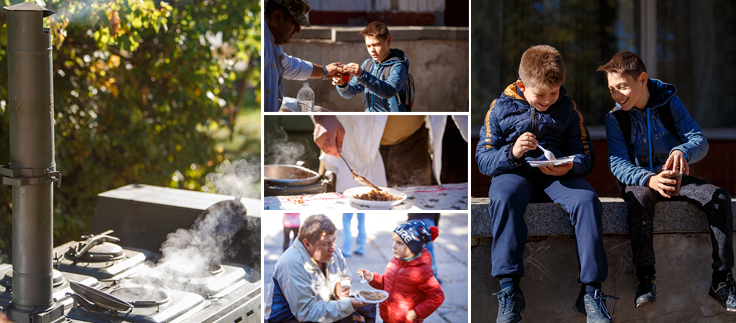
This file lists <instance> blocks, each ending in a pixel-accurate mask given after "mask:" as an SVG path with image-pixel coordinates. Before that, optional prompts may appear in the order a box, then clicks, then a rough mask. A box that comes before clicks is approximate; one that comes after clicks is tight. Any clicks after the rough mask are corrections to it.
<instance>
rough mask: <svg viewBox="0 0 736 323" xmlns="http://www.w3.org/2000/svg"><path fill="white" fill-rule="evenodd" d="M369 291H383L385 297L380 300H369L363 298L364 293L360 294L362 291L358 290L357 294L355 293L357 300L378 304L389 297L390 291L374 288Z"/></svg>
mask: <svg viewBox="0 0 736 323" xmlns="http://www.w3.org/2000/svg"><path fill="white" fill-rule="evenodd" d="M369 292H378V293H381V294H383V299H382V300H380V301H369V300H367V299H365V298H363V296H362V295H360V291H356V292H355V294H353V296H354V297H355V298H356V299H357V300H359V301H361V302H363V303H366V304H378V303H380V302H383V301H385V300H387V299H388V292H386V291H385V290H378V289H374V290H370V291H369Z"/></svg>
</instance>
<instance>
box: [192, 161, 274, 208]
mask: <svg viewBox="0 0 736 323" xmlns="http://www.w3.org/2000/svg"><path fill="white" fill-rule="evenodd" d="M205 179H206V180H207V182H210V183H212V185H214V186H215V188H217V193H220V194H225V195H232V196H234V197H235V199H236V200H240V198H242V197H249V198H260V197H261V186H260V181H261V161H260V160H255V161H253V162H249V161H247V160H245V159H241V160H237V161H235V162H233V163H228V162H224V163H222V164H220V165H219V166H217V168H216V172H215V173H209V174H207V176H206V177H205Z"/></svg>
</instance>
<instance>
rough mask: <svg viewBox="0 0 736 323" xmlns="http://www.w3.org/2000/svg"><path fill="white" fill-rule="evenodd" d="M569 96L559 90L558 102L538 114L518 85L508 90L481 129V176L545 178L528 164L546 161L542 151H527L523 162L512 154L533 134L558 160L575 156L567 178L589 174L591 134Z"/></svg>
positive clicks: (478, 153)
mask: <svg viewBox="0 0 736 323" xmlns="http://www.w3.org/2000/svg"><path fill="white" fill-rule="evenodd" d="M566 94H567V91H566V90H565V87H560V96H559V98H558V99H557V101H556V102H555V103H553V104H552V105H550V106H549V108H547V110H546V111H536V110H535V109H534V108H533V107H532V106H531V105H530V104H529V102H527V101H526V100H525V99H524V97H523V96H522V92H521V90H519V89H518V87H517V86H516V83H512V84H511V85H509V86H508V87H506V89H505V90H504V92H503V94H501V97H499V98H498V99H496V100H493V103H491V108H490V109H489V110H488V113H486V118H485V123H484V125H483V127H481V129H480V140H479V141H478V146H477V147H476V149H475V159H476V161H477V162H478V169H479V170H480V172H481V173H483V174H485V175H488V176H491V177H494V176H498V175H500V174H504V173H518V174H533V175H539V176H543V175H544V173H542V171H540V170H539V169H537V168H534V167H531V166H529V163H528V162H527V160H533V159H534V158H537V159H540V160H545V157H544V155H543V154H542V151H541V150H540V149H535V150H530V151H527V152H526V153H524V156H522V158H520V159H516V158H515V157H514V156H513V154H512V153H511V152H512V149H513V147H514V143H516V139H518V138H519V137H520V136H521V135H522V134H524V133H525V132H532V133H534V135H535V136H536V137H537V141H538V142H539V144H540V145H541V146H542V147H544V148H546V149H547V150H550V151H552V152H553V153H554V154H555V156H557V157H558V158H559V157H564V156H574V159H573V166H572V169H571V170H570V171H569V172H568V173H567V174H566V175H565V176H586V175H588V174H590V172H591V171H592V170H593V160H594V155H593V145H592V144H591V140H590V134H589V132H588V129H587V128H586V127H585V125H584V124H583V116H582V115H581V114H580V112H579V111H578V110H577V107H576V105H575V102H573V101H572V99H570V98H569V97H567V96H566ZM532 110H534V113H533V114H532ZM532 115H534V123H533V124H534V129H532ZM544 176H546V175H544Z"/></svg>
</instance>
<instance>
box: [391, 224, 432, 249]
mask: <svg viewBox="0 0 736 323" xmlns="http://www.w3.org/2000/svg"><path fill="white" fill-rule="evenodd" d="M394 232H396V234H397V235H399V237H400V238H401V240H404V243H405V244H406V246H407V247H409V250H411V252H412V253H413V254H415V255H416V254H418V253H419V252H421V251H422V249H423V248H424V246H426V245H427V244H428V243H430V242H432V241H434V239H436V238H437V236H438V235H439V229H437V227H430V226H427V225H426V224H424V222H422V221H419V220H411V221H409V222H405V223H402V224H399V226H397V227H396V229H394Z"/></svg>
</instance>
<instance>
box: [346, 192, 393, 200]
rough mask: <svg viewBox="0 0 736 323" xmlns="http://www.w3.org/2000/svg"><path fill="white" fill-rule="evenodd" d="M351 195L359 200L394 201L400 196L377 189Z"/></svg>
mask: <svg viewBox="0 0 736 323" xmlns="http://www.w3.org/2000/svg"><path fill="white" fill-rule="evenodd" d="M353 197H355V198H356V199H359V200H366V201H396V200H400V199H401V197H398V196H396V195H394V194H391V193H389V192H386V191H378V190H371V191H370V192H368V193H363V194H356V195H354V196H353Z"/></svg>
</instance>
